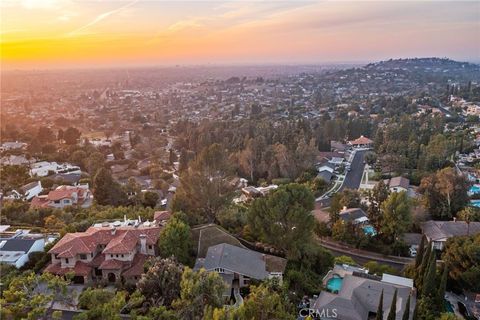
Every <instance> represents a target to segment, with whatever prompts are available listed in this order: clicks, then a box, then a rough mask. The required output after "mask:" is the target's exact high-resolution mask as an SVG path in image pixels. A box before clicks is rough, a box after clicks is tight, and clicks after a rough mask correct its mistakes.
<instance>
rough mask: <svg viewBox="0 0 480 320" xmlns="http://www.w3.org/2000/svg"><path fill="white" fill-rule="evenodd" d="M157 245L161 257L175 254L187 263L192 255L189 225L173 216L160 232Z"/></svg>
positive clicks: (182, 261)
mask: <svg viewBox="0 0 480 320" xmlns="http://www.w3.org/2000/svg"><path fill="white" fill-rule="evenodd" d="M158 247H159V249H160V254H161V256H162V257H170V256H175V257H176V258H177V259H178V261H180V262H181V263H183V264H188V263H189V262H190V261H191V257H192V256H191V250H192V241H191V236H190V227H189V226H188V225H187V224H186V223H185V222H183V221H181V220H180V219H178V218H177V217H175V216H173V217H172V218H170V220H169V221H168V223H167V225H166V226H165V227H164V228H163V229H162V231H161V232H160V237H159V239H158Z"/></svg>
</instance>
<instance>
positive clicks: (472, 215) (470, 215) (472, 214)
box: [457, 207, 480, 236]
mask: <svg viewBox="0 0 480 320" xmlns="http://www.w3.org/2000/svg"><path fill="white" fill-rule="evenodd" d="M457 216H458V219H460V220H462V221H465V223H466V224H467V236H469V235H470V223H471V222H472V221H480V210H478V208H474V207H466V208H465V209H463V210H462V211H460V212H459V213H458V214H457Z"/></svg>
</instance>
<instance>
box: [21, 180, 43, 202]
mask: <svg viewBox="0 0 480 320" xmlns="http://www.w3.org/2000/svg"><path fill="white" fill-rule="evenodd" d="M20 191H21V192H22V194H23V198H24V199H25V200H27V201H29V200H31V199H32V198H33V197H36V196H38V195H39V194H40V193H41V192H42V191H43V188H42V183H41V182H40V181H34V182H30V183H28V184H26V185H24V186H22V187H21V188H20Z"/></svg>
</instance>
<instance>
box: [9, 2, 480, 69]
mask: <svg viewBox="0 0 480 320" xmlns="http://www.w3.org/2000/svg"><path fill="white" fill-rule="evenodd" d="M479 15H480V5H479V2H478V1H466V2H462V1H425V2H413V1H401V2H400V1H399V2H394V1H381V2H380V1H371V2H370V1H369V2H359V1H265V2H263V1H253V2H247V1H228V2H227V1H211V2H203V1H192V2H184V1H179V2H173V1H142V0H140V1H139V0H135V1H69V0H66V1H59V0H21V1H19V0H5V1H2V2H1V40H0V43H1V51H2V52H1V53H2V58H1V61H2V67H3V68H21V69H29V68H59V67H109V66H126V65H129V66H140V65H143V66H145V65H146V66H150V65H172V64H264V63H274V64H320V63H331V62H369V61H375V60H383V59H389V58H404V57H431V56H438V57H448V58H452V59H457V60H464V61H476V60H478V57H479V56H480V49H479V46H478V39H479V38H480V26H479ZM475 39H477V40H475Z"/></svg>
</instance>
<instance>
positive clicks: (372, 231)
mask: <svg viewBox="0 0 480 320" xmlns="http://www.w3.org/2000/svg"><path fill="white" fill-rule="evenodd" d="M363 232H364V233H365V234H366V235H367V236H374V235H376V234H377V231H376V230H375V228H374V227H373V226H370V225H368V226H365V227H363Z"/></svg>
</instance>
